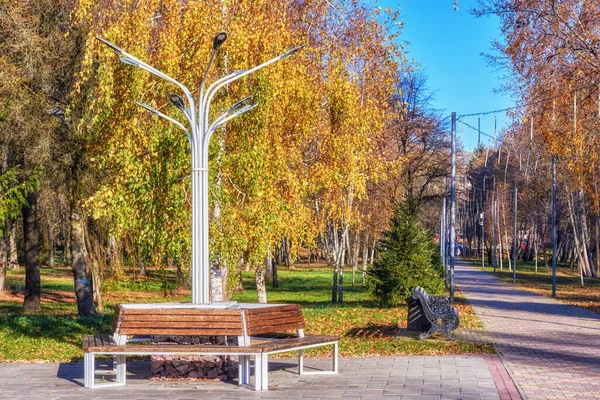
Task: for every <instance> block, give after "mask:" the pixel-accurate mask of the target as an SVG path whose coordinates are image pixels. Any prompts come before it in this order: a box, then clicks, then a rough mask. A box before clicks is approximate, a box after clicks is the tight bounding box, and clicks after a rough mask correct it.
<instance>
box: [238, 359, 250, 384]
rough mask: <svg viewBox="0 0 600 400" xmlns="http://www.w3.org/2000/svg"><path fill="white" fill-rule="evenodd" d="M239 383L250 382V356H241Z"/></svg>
mask: <svg viewBox="0 0 600 400" xmlns="http://www.w3.org/2000/svg"><path fill="white" fill-rule="evenodd" d="M238 384H239V385H249V384H250V358H249V356H239V364H238Z"/></svg>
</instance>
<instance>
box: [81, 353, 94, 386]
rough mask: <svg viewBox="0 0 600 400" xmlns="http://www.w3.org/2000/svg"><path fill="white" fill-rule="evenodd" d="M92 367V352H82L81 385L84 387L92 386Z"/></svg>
mask: <svg viewBox="0 0 600 400" xmlns="http://www.w3.org/2000/svg"><path fill="white" fill-rule="evenodd" d="M94 368H95V357H94V353H84V354H83V386H84V387H86V388H90V389H91V388H93V387H94Z"/></svg>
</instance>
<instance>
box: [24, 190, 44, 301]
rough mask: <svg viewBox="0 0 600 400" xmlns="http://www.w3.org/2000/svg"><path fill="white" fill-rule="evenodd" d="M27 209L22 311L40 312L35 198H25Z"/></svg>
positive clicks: (25, 209) (25, 216)
mask: <svg viewBox="0 0 600 400" xmlns="http://www.w3.org/2000/svg"><path fill="white" fill-rule="evenodd" d="M27 203H28V204H29V206H28V207H23V209H22V213H23V236H24V238H25V300H24V301H23V311H24V312H26V313H29V312H37V311H40V309H41V306H40V295H41V289H40V247H39V241H40V232H39V226H38V221H37V212H36V209H37V198H36V194H35V193H32V194H30V195H29V196H27Z"/></svg>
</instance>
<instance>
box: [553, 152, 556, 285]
mask: <svg viewBox="0 0 600 400" xmlns="http://www.w3.org/2000/svg"><path fill="white" fill-rule="evenodd" d="M556 236H557V235H556V156H553V157H552V297H556Z"/></svg>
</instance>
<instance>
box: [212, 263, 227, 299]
mask: <svg viewBox="0 0 600 400" xmlns="http://www.w3.org/2000/svg"><path fill="white" fill-rule="evenodd" d="M209 287H210V301H225V296H224V294H223V275H222V271H221V266H220V263H218V262H216V263H214V264H213V265H212V268H211V269H210V285H209Z"/></svg>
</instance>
